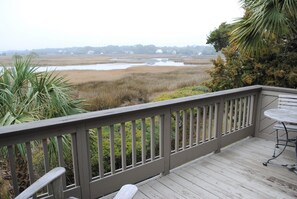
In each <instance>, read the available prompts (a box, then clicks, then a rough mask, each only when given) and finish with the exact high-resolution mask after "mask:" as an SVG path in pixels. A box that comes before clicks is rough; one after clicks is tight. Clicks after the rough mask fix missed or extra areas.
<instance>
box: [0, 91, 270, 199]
mask: <svg viewBox="0 0 297 199" xmlns="http://www.w3.org/2000/svg"><path fill="white" fill-rule="evenodd" d="M264 88H266V87H262V86H251V87H245V88H238V89H232V90H226V91H221V92H215V93H208V94H203V95H198V96H192V97H185V98H179V99H174V100H168V101H163V102H156V103H148V104H142V105H136V106H130V107H123V108H116V109H110V110H104V111H97V112H90V113H85V114H79V115H73V116H67V117H61V118H54V119H49V120H43V121H37V122H31V123H24V124H19V125H12V126H5V127H1V128H0V149H1V150H7V152H8V162H9V167H10V168H9V170H10V171H11V176H12V180H11V181H12V184H13V187H14V193H15V194H16V195H17V194H18V193H19V187H18V184H19V181H18V176H17V172H16V171H17V167H18V166H20V165H19V162H18V158H19V156H20V154H19V152H17V151H18V150H16V148H17V146H20V144H21V145H22V146H23V148H25V152H24V153H25V156H22V157H25V162H26V164H27V172H28V174H29V179H30V181H31V182H34V181H35V180H36V178H37V177H38V175H41V174H42V173H45V172H48V171H49V170H50V169H51V168H52V167H55V166H62V167H65V168H66V170H67V172H66V173H67V175H66V177H64V179H63V182H64V190H65V196H76V197H79V198H98V197H100V196H103V195H105V194H108V193H110V192H113V191H115V190H117V189H119V188H120V186H122V185H123V184H127V183H136V182H139V181H142V180H145V179H148V178H150V177H152V176H156V175H159V174H163V175H166V174H168V173H169V171H170V169H173V168H175V167H177V166H180V165H182V164H184V163H186V162H188V161H191V160H194V159H196V158H198V157H201V156H203V155H206V154H208V153H211V152H219V151H220V149H221V147H224V146H226V145H228V144H231V143H233V142H235V141H237V140H240V139H242V138H244V137H247V136H251V135H254V134H255V131H256V129H257V128H258V127H259V126H260V124H259V122H258V121H257V119H258V118H259V116H260V115H261V113H260V111H259V109H258V108H257V107H258V106H259V104H261V102H260V101H259V100H261V99H263V97H262V95H261V92H263V89H264ZM261 110H262V109H261ZM32 145H35V146H34V147H32ZM33 150H34V151H33ZM41 171H42V172H41ZM44 192H45V193H44V194H43V196H46V195H47V194H48V193H51V190H45V191H44Z"/></svg>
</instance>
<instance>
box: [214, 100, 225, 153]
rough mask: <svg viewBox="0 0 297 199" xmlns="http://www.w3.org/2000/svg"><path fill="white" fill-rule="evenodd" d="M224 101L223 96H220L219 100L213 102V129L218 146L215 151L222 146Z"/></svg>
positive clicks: (217, 151)
mask: <svg viewBox="0 0 297 199" xmlns="http://www.w3.org/2000/svg"><path fill="white" fill-rule="evenodd" d="M224 102H225V101H224V98H222V97H221V99H220V102H219V103H216V104H215V110H216V112H215V114H216V116H215V118H216V121H215V129H216V138H217V141H218V146H217V149H216V150H215V153H219V152H221V147H222V129H223V119H224V107H225V104H224ZM226 111H227V110H226ZM226 125H227V124H226Z"/></svg>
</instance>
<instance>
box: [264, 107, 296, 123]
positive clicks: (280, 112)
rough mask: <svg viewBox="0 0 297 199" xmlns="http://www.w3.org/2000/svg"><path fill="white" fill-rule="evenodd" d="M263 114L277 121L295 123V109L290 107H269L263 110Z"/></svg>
mask: <svg viewBox="0 0 297 199" xmlns="http://www.w3.org/2000/svg"><path fill="white" fill-rule="evenodd" d="M264 115H265V116H266V117H269V118H271V119H274V120H276V121H279V122H289V123H296V124H297V111H296V110H290V109H269V110H266V111H264Z"/></svg>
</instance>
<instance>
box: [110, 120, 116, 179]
mask: <svg viewBox="0 0 297 199" xmlns="http://www.w3.org/2000/svg"><path fill="white" fill-rule="evenodd" d="M109 144H110V171H111V174H114V173H115V157H114V126H113V125H110V126H109Z"/></svg>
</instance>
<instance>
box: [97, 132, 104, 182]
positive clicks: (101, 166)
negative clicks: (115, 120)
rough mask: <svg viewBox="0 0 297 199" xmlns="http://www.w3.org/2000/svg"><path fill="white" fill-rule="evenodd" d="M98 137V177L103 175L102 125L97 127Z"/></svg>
mask: <svg viewBox="0 0 297 199" xmlns="http://www.w3.org/2000/svg"><path fill="white" fill-rule="evenodd" d="M97 137H98V143H97V145H98V165H99V175H100V178H103V177H104V164H103V144H102V143H103V142H102V141H103V137H102V127H99V128H97Z"/></svg>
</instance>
